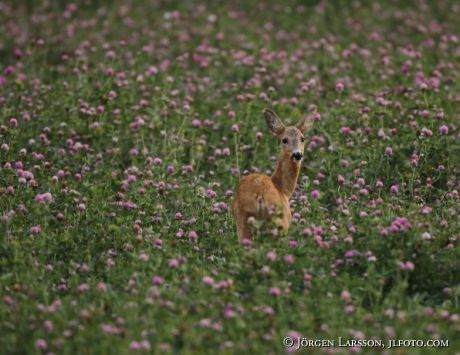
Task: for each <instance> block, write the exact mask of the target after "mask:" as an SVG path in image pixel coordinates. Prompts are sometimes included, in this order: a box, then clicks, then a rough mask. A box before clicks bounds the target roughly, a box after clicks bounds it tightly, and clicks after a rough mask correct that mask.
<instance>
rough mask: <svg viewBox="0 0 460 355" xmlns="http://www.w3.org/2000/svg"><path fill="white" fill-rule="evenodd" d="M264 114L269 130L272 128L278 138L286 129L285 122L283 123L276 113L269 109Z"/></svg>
mask: <svg viewBox="0 0 460 355" xmlns="http://www.w3.org/2000/svg"><path fill="white" fill-rule="evenodd" d="M264 114H265V121H266V122H267V126H268V128H270V130H271V131H272V132H273V133H276V135H277V136H279V135H281V134H283V132H284V130H285V129H286V127H284V124H283V122H281V119H280V118H279V117H278V116H277V115H276V113H274V112H273V111H272V110H270V109H269V108H266V109H265V110H264Z"/></svg>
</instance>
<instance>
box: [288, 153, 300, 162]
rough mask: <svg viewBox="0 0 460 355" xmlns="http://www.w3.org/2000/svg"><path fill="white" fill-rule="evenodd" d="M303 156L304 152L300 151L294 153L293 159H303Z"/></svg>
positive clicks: (296, 160)
mask: <svg viewBox="0 0 460 355" xmlns="http://www.w3.org/2000/svg"><path fill="white" fill-rule="evenodd" d="M302 158H303V154H302V153H300V152H296V153H292V155H291V159H292V160H293V161H295V162H298V161H301V160H302Z"/></svg>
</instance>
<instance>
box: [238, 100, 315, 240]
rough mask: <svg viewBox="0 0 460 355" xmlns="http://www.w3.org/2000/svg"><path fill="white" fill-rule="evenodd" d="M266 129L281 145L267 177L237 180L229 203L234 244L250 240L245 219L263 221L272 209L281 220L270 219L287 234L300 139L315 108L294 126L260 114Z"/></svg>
mask: <svg viewBox="0 0 460 355" xmlns="http://www.w3.org/2000/svg"><path fill="white" fill-rule="evenodd" d="M263 112H264V114H265V120H266V122H267V126H268V128H270V130H271V131H272V132H273V133H275V134H276V136H277V137H278V138H279V140H280V141H281V143H282V144H281V154H280V157H279V159H278V164H277V166H276V170H275V172H274V174H273V175H272V176H271V177H269V176H267V175H262V174H252V175H249V176H245V177H243V178H242V179H241V181H240V183H239V185H238V190H237V192H236V194H235V197H234V199H233V217H234V218H235V221H236V231H237V235H238V241H239V242H240V243H242V242H243V240H244V239H250V238H251V237H252V233H251V229H250V227H249V226H248V218H249V217H253V218H254V219H255V220H260V221H266V220H267V219H268V217H269V210H270V208H272V206H278V208H281V212H282V214H283V216H282V218H279V217H278V218H274V219H273V220H274V222H275V223H276V225H277V227H278V229H279V230H282V231H287V230H288V228H289V226H290V224H291V219H292V216H291V208H290V206H289V200H290V198H291V196H292V194H293V193H294V189H295V186H296V184H297V178H298V177H299V171H300V163H301V162H302V159H303V152H304V148H305V146H304V140H305V139H304V135H305V133H306V132H307V131H308V130H309V129H310V128H311V127H312V126H313V122H314V121H315V114H316V106H313V108H312V109H311V110H310V111H308V113H307V114H306V115H304V116H303V117H302V118H301V119H300V121H299V122H298V123H297V124H296V125H295V126H290V127H285V126H284V124H283V122H281V120H280V118H279V117H278V116H277V115H276V114H275V113H274V112H273V111H272V110H270V109H268V108H266V109H265V110H264V111H263Z"/></svg>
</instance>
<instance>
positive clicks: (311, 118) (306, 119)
mask: <svg viewBox="0 0 460 355" xmlns="http://www.w3.org/2000/svg"><path fill="white" fill-rule="evenodd" d="M315 115H316V106H313V108H312V109H311V110H310V111H308V112H307V114H306V115H304V116H303V117H302V118H301V119H300V121H299V122H297V124H296V125H295V126H296V127H297V128H298V129H299V130H300V132H302V134H305V133H307V131H309V130H310V129H311V128H312V127H313V123H314V122H315Z"/></svg>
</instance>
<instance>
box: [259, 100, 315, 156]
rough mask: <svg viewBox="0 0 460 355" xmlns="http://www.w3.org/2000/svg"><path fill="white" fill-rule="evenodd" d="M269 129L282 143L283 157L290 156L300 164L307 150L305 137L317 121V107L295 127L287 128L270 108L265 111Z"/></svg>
mask: <svg viewBox="0 0 460 355" xmlns="http://www.w3.org/2000/svg"><path fill="white" fill-rule="evenodd" d="M263 112H264V114H265V121H266V122H267V126H268V128H270V130H271V131H272V132H273V133H275V134H276V136H277V137H278V138H279V140H280V141H281V155H282V156H289V157H290V158H291V159H292V161H293V162H295V163H300V162H301V161H302V159H303V152H304V149H305V143H304V142H305V138H304V135H305V133H306V132H307V131H309V130H310V129H311V127H312V126H313V123H314V121H315V114H316V106H314V107H313V108H312V109H311V110H310V111H308V112H307V113H306V114H305V115H304V116H303V117H302V118H301V119H300V120H299V122H297V124H296V125H295V126H289V127H285V126H284V124H283V122H282V121H281V119H280V118H279V117H278V116H277V115H276V114H275V113H274V112H273V111H272V110H270V109H269V108H266V109H265V110H264V111H263Z"/></svg>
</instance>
